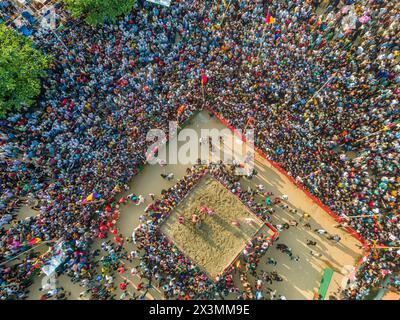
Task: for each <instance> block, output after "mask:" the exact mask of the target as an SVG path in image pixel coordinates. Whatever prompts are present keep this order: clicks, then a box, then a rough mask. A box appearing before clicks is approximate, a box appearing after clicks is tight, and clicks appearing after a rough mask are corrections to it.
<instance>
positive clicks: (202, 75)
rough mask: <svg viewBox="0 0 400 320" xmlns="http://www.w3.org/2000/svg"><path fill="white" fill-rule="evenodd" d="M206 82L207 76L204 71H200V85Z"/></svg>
mask: <svg viewBox="0 0 400 320" xmlns="http://www.w3.org/2000/svg"><path fill="white" fill-rule="evenodd" d="M207 82H208V77H207V76H206V75H205V74H204V73H202V74H201V85H202V86H205V85H206V84H207Z"/></svg>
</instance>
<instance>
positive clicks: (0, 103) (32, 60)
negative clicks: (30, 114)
mask: <svg viewBox="0 0 400 320" xmlns="http://www.w3.org/2000/svg"><path fill="white" fill-rule="evenodd" d="M49 62H50V59H49V58H48V57H47V56H45V55H44V54H43V53H42V52H41V51H39V50H37V49H35V48H34V47H33V45H32V41H30V40H29V39H28V38H26V37H25V36H23V35H20V34H19V33H17V32H16V31H15V30H11V29H9V28H7V27H6V26H5V25H1V24H0V118H2V117H4V116H5V115H6V113H7V112H8V111H10V110H20V109H21V108H22V107H23V106H26V107H29V106H31V105H32V103H33V102H34V101H35V98H36V97H37V95H38V94H39V93H40V78H41V77H43V76H45V75H46V73H45V71H44V70H45V69H46V68H47V66H48V64H49Z"/></svg>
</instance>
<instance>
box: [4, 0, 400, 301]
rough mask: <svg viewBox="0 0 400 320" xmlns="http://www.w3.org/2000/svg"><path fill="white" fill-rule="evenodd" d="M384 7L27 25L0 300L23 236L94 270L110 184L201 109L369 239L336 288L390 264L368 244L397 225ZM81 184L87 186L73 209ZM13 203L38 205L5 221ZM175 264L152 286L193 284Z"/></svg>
mask: <svg viewBox="0 0 400 320" xmlns="http://www.w3.org/2000/svg"><path fill="white" fill-rule="evenodd" d="M267 15H270V16H272V17H273V18H274V19H275V21H274V22H273V23H266V21H265V17H266V16H267ZM398 17H399V12H398V8H397V7H396V6H395V3H394V2H390V1H379V0H370V1H367V0H355V1H351V0H347V1H345V3H342V1H330V5H329V6H328V7H327V8H323V7H321V6H319V1H295V0H284V1H246V0H240V1H235V2H232V3H231V4H229V5H225V6H224V5H221V4H220V3H217V4H211V3H208V2H207V1H173V4H172V5H171V7H170V8H164V7H161V6H156V5H153V4H150V3H147V2H145V3H144V5H142V3H139V2H138V3H137V4H136V5H135V8H134V9H133V11H132V13H131V14H129V15H127V16H126V17H123V18H121V19H119V20H118V21H117V22H116V23H114V24H112V23H106V24H104V25H103V26H99V27H97V28H96V29H94V28H91V27H88V26H86V25H84V24H82V23H80V22H79V21H78V22H77V21H71V22H70V24H69V25H68V26H67V28H65V29H64V30H63V31H62V32H58V33H57V36H56V35H55V33H54V32H52V31H45V30H43V31H42V32H39V33H37V34H36V35H35V37H36V38H35V42H36V45H37V47H38V48H39V49H41V50H43V51H44V52H46V53H48V54H49V55H51V56H53V57H54V60H53V63H52V65H51V68H50V70H49V71H48V77H47V79H45V81H44V84H43V90H42V95H41V97H40V99H39V101H38V107H37V108H35V109H34V110H33V111H28V110H26V112H23V113H18V114H12V115H10V116H9V117H8V118H6V119H4V120H0V121H1V122H0V125H1V131H0V133H1V136H0V150H1V153H0V167H1V171H0V177H1V183H0V194H1V196H0V263H2V264H1V265H0V298H2V299H11V298H24V297H25V296H26V290H27V288H28V286H29V284H30V282H31V279H32V275H33V274H34V273H35V270H36V269H37V267H38V265H37V263H33V262H34V261H35V260H36V258H37V256H36V255H37V254H36V253H34V252H30V253H28V254H26V255H25V256H22V258H21V257H19V258H18V259H17V260H15V261H17V262H15V261H14V262H13V263H11V264H10V265H9V264H4V262H5V261H8V260H9V259H12V258H13V257H16V256H18V255H19V254H20V253H22V252H24V251H26V250H28V249H29V248H31V247H32V245H35V244H37V243H38V242H44V241H58V240H62V241H63V242H64V245H65V247H66V248H68V250H66V252H67V253H68V257H67V262H66V263H65V264H64V267H63V268H65V270H66V272H67V273H69V274H70V275H71V276H72V277H73V278H75V279H76V280H77V281H78V280H79V281H83V280H88V281H89V279H92V278H93V277H95V272H94V269H95V267H96V266H95V264H94V263H93V261H92V259H91V258H90V257H89V252H90V246H91V244H92V243H93V240H94V239H95V238H99V237H100V238H101V237H104V234H105V233H106V232H107V230H109V231H112V230H115V228H114V227H113V223H115V220H116V219H115V216H117V215H118V205H119V204H118V203H117V202H116V200H115V198H116V197H115V196H116V195H117V194H118V193H119V192H120V191H121V190H123V189H127V183H128V182H129V181H130V179H131V178H132V177H133V176H134V175H135V174H137V173H138V172H139V170H140V167H141V166H142V165H143V164H144V163H145V161H146V156H147V155H146V154H145V152H146V150H147V147H148V144H149V143H148V142H146V139H145V137H146V134H147V132H148V131H149V130H150V129H154V128H160V129H163V130H164V131H165V132H168V121H170V120H176V119H177V117H178V120H179V122H180V123H182V122H184V121H185V120H186V119H188V118H189V117H190V116H191V114H192V113H193V112H194V111H195V110H198V109H202V108H205V107H207V108H210V109H213V110H214V111H215V112H217V113H219V114H220V115H221V116H223V117H224V118H225V119H226V120H227V121H228V122H229V123H230V124H231V125H233V126H234V127H236V128H238V129H243V128H245V127H254V128H255V133H256V145H257V146H258V147H259V148H260V149H262V150H263V151H264V152H265V153H266V154H267V155H268V157H269V158H270V159H271V160H273V161H275V162H276V163H278V164H279V165H280V166H281V167H282V168H283V169H284V170H286V171H287V172H288V174H289V175H291V176H292V177H293V178H295V179H296V180H297V181H298V182H299V183H301V184H302V185H303V186H304V187H305V188H307V189H308V190H309V191H310V192H311V193H312V194H314V195H315V196H316V197H317V198H319V199H320V200H321V201H322V202H323V203H324V204H325V205H326V206H328V207H329V208H330V209H331V210H332V211H333V212H335V213H337V214H338V215H340V216H341V217H342V218H343V223H346V224H347V225H349V226H351V227H352V228H353V229H354V230H356V231H357V232H358V233H359V234H360V235H361V236H362V237H363V238H364V239H365V240H366V241H367V242H368V244H369V245H370V246H371V247H377V248H378V249H372V250H371V254H370V256H369V257H368V259H367V261H365V263H364V264H362V266H361V268H360V269H359V271H358V273H357V281H356V282H355V283H354V284H353V285H352V287H351V288H349V289H348V290H345V291H344V292H343V296H344V297H345V298H348V299H361V298H363V297H364V296H365V295H367V294H368V292H369V291H368V290H369V288H370V287H371V286H375V285H377V284H378V283H379V282H380V281H381V279H382V278H383V277H385V276H386V275H388V274H392V273H395V272H398V265H399V263H398V259H399V253H398V251H396V250H393V249H383V248H382V247H395V246H396V245H397V246H398V244H399V236H400V235H399V228H398V225H399V218H398V217H399V215H398V214H399V201H398V189H399V185H400V175H399V162H398V161H399V137H400V132H399V98H400V90H399V88H398V84H399V82H400V76H399V71H400V68H399V64H398V60H399V49H400V48H399V39H398V37H397V34H398V32H399V19H398ZM202 74H206V75H207V77H208V79H209V81H208V85H206V86H205V90H204V92H203V91H202V88H201V85H200V78H201V75H202ZM183 106H184V107H183ZM178 110H179V112H178ZM182 110H183V111H182ZM177 115H178V116H177ZM94 192H95V193H96V194H99V195H101V198H100V199H97V200H96V201H93V202H90V203H88V204H85V205H83V204H82V200H84V199H85V198H86V197H87V196H88V195H89V194H91V193H94ZM25 202H27V203H29V204H30V205H31V206H32V207H34V208H36V209H37V210H38V211H39V213H40V214H38V215H37V216H35V217H30V218H27V219H24V220H18V216H17V209H18V207H19V206H20V205H21V204H22V203H25ZM256 211H257V210H256ZM257 212H260V214H263V213H265V211H264V210H263V209H258V211H257ZM352 217H355V218H352ZM114 240H115V242H116V246H117V247H122V246H123V242H124V239H122V236H121V235H118V234H115V237H114ZM167 246H168V245H166V244H165V249H166V251H165V254H168V252H169V251H168V250H167V249H168V248H167ZM144 249H145V250H150V247H146V246H145V247H144ZM110 250H111V249H110ZM120 250H121V249H120ZM150 254H151V252H149V251H147V253H146V255H145V256H144V258H143V259H145V260H146V261H145V262H146V263H150V261H149V259H150V257H149V255H150ZM110 259H111V258H110ZM107 263H108V262H107ZM113 263H114V265H115V263H117V262H113ZM118 267H120V266H118ZM182 267H185V268H186V270H187V273H188V274H189V275H191V276H188V277H187V279H184V280H181V281H180V282H179V281H178V280H175V282H174V286H172V285H168V288H166V289H165V290H164V291H165V292H167V295H169V294H170V293H171V292H175V293H178V295H179V294H181V293H183V292H185V290H182V286H185V287H188V286H193V283H191V281H193V279H196V277H193V272H194V271H193V270H192V269H190V268H189V266H188V265H185V264H183V265H182ZM165 268H171V266H168V265H165ZM188 268H189V269H188ZM199 275H200V276H199V277H200V280H199V279H197V280H199V281H198V282H197V283H196V290H197V291H196V290H194V291H190V292H195V294H196V297H199V296H200V297H210V294H211V293H212V292H214V291H213V290H211V289H210V290H211V291H208V289H209V288H211V287H212V286H214V288H215V284H212V283H211V282H209V280H204V279H202V278H201V273H200V274H199ZM169 281H171V279H170V280H169ZM217 286H218V285H217ZM96 288H97V287H96ZM176 288H177V289H176ZM175 289H176V290H175ZM96 290H97V289H96ZM98 291H100V292H102V293H103V294H104V295H100V294H99V293H98V292H97V291H96V295H95V296H96V297H99V298H107V297H109V296H108V295H107V294H108V292H109V291H107V290H105V291H104V290H100V289H99V290H98ZM188 295H189V297H191V296H190V293H188Z"/></svg>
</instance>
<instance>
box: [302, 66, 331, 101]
mask: <svg viewBox="0 0 400 320" xmlns="http://www.w3.org/2000/svg"><path fill="white" fill-rule="evenodd" d="M335 77H336V72H335V73H334V74H333V75H331V76H330V77H329V79H328V80H327V81H326V82H325V83H324V84H323V86H322V87H321V88H319V89H318V91H317V92H315V93H314V95H313V96H312V97H311V98H310V99H309V100H308V101H307V103H306V105H308V104H309V103H310V102H311V100H313V99H314V98H315V96H316V95H317V94H318V93H319V92H320V91H321V90H322V89H323V88H325V87H326V86H327V85H328V83H329V82H330V81H331V80H333V79H334V78H335Z"/></svg>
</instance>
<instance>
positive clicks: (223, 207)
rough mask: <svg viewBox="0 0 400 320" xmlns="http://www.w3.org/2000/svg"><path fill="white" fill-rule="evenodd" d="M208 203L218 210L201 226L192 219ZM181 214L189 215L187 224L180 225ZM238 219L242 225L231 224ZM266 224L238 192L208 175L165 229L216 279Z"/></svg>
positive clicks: (179, 206)
mask: <svg viewBox="0 0 400 320" xmlns="http://www.w3.org/2000/svg"><path fill="white" fill-rule="evenodd" d="M204 205H205V206H207V207H208V208H210V209H212V210H214V215H213V216H208V215H206V216H205V218H204V219H203V220H202V223H201V226H200V227H199V228H197V227H196V226H194V225H193V224H192V222H191V218H192V214H193V213H195V212H196V211H197V210H199V208H200V207H201V206H204ZM197 214H198V211H197ZM180 216H183V217H184V218H185V223H184V224H179V222H178V219H179V217H180ZM246 218H252V219H253V220H254V222H255V223H254V225H249V224H248V223H246V221H245V219H246ZM234 220H238V221H239V222H240V227H236V226H233V225H232V224H231V222H232V221H234ZM262 226H263V222H262V221H261V220H259V219H258V218H257V216H255V215H254V214H253V213H252V212H250V210H249V209H248V208H246V206H245V205H244V204H243V203H242V202H241V201H240V200H239V199H238V198H237V197H236V196H235V195H233V194H232V193H231V192H230V191H229V190H228V189H227V188H225V187H224V186H223V185H222V184H221V183H220V182H219V181H217V180H216V179H214V178H213V177H212V176H211V175H210V174H207V175H206V176H205V177H204V178H202V179H201V181H200V182H199V183H198V184H197V185H196V186H195V187H194V188H193V190H192V191H191V192H190V194H189V195H188V196H187V197H186V198H185V199H184V200H183V202H182V203H180V204H179V205H178V206H177V208H176V209H175V210H174V211H173V212H172V214H171V216H170V217H169V218H168V219H167V220H166V222H165V223H164V224H163V225H162V226H161V230H162V231H163V233H164V234H165V235H166V236H167V237H168V238H169V239H171V240H172V241H173V242H174V243H175V245H176V246H177V247H178V248H179V249H180V250H181V251H182V252H183V253H185V255H187V256H188V257H190V258H191V259H192V260H193V261H194V262H195V263H196V264H198V265H199V267H200V268H202V269H203V270H204V271H205V272H206V273H207V274H209V275H210V276H211V277H212V278H215V277H216V276H217V275H219V274H221V273H223V271H224V269H225V268H226V267H227V266H228V265H230V264H231V263H232V261H233V260H234V259H235V258H236V256H237V255H238V254H239V253H240V252H241V251H242V250H243V248H244V247H245V244H246V242H247V241H249V240H250V239H251V238H252V237H253V236H254V235H255V234H256V233H257V232H258V231H259V230H260V229H261V228H262Z"/></svg>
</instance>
